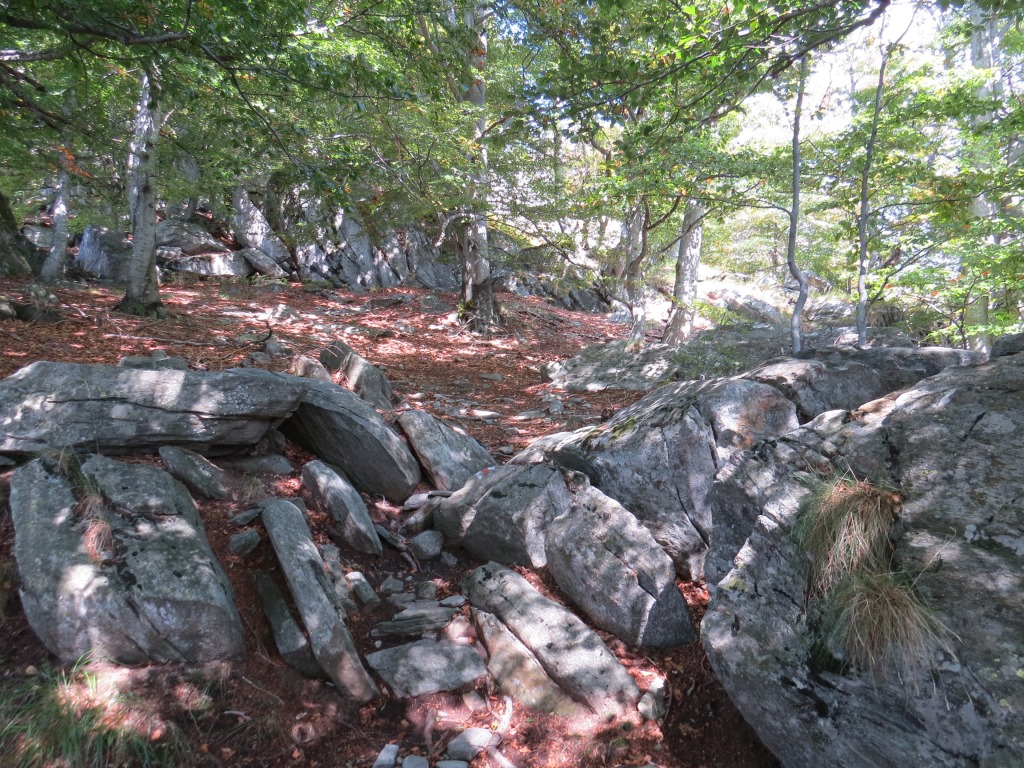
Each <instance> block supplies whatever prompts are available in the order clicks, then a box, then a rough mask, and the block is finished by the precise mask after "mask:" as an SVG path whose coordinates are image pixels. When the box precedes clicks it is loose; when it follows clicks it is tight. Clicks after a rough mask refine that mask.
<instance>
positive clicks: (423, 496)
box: [402, 493, 430, 512]
mask: <svg viewBox="0 0 1024 768" xmlns="http://www.w3.org/2000/svg"><path fill="white" fill-rule="evenodd" d="M428 499H430V494H429V493H414V494H413V495H412V496H410V497H409V498H408V499H406V500H405V504H403V505H402V511H403V512H415V511H416V510H417V509H419V508H420V507H422V506H423V505H424V504H426V503H427V500H428Z"/></svg>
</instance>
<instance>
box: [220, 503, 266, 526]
mask: <svg viewBox="0 0 1024 768" xmlns="http://www.w3.org/2000/svg"><path fill="white" fill-rule="evenodd" d="M261 514H263V510H262V509H260V508H259V507H257V508H256V509H248V510H246V511H245V512H239V513H238V514H237V515H235V516H234V517H232V518H229V519H228V522H229V523H231V525H237V526H238V527H239V528H241V527H242V526H243V525H248V524H249V523H251V522H252V521H253V520H255V519H256V518H257V517H259V516H260V515H261Z"/></svg>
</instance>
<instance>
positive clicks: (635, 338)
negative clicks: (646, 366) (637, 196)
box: [619, 200, 648, 350]
mask: <svg viewBox="0 0 1024 768" xmlns="http://www.w3.org/2000/svg"><path fill="white" fill-rule="evenodd" d="M647 219H648V210H647V204H646V201H644V200H637V201H636V202H635V203H634V205H633V207H632V208H631V209H630V210H629V212H628V213H627V214H626V219H625V221H623V223H622V239H621V241H620V246H619V247H620V249H621V250H622V265H621V274H622V276H623V277H624V279H625V284H626V303H627V304H628V306H629V311H630V314H631V315H632V324H631V325H630V328H629V337H628V339H627V341H626V348H627V349H631V350H637V349H639V348H640V347H642V346H643V343H644V335H645V333H646V331H647V307H646V303H645V302H644V274H643V267H644V260H645V259H646V258H647Z"/></svg>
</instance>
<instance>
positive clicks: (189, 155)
mask: <svg viewBox="0 0 1024 768" xmlns="http://www.w3.org/2000/svg"><path fill="white" fill-rule="evenodd" d="M1022 64H1024V35H1022V30H1021V28H1020V8H1019V6H1018V4H1016V3H1013V2H1009V3H1006V2H993V1H992V0H976V1H975V2H968V3H960V2H953V3H950V2H945V1H944V0H939V1H938V2H934V1H933V2H920V3H913V4H910V3H904V2H901V1H896V2H890V0H880V1H879V2H867V3H865V2H854V1H851V0H818V1H817V2H808V1H807V0H786V1H784V2H780V3H772V2H769V1H768V0H698V1H696V2H689V0H678V1H674V0H642V1H641V0H596V1H594V2H580V1H578V0H565V1H564V2H558V1H557V0H542V1H540V2H536V1H535V0H524V1H523V2H508V3H504V2H490V3H486V2H464V1H462V0H445V2H440V3H425V2H422V1H421V0H380V1H377V0H355V2H348V3H341V2H320V1H319V0H313V1H312V2H298V1H297V0H275V1H274V2H269V1H267V0H256V2H248V1H246V2H243V1H242V0H220V1H213V2H211V1H208V0H198V1H197V0H169V1H167V2H160V3H145V2H143V3H139V2H135V0H131V1H129V0H81V1H79V2H45V1H44V2H24V1H23V0H4V2H3V4H2V6H0V120H2V122H3V125H4V130H3V132H2V134H0V169H2V181H0V276H2V275H13V274H16V273H18V272H23V271H24V270H25V269H26V268H27V267H26V263H25V261H24V260H23V256H24V255H25V253H26V244H25V243H24V241H23V239H22V238H21V235H20V233H19V231H18V229H19V225H20V222H21V221H22V220H24V219H25V217H36V218H45V220H46V223H47V224H48V225H49V226H51V228H52V229H53V231H54V233H55V236H54V243H55V245H54V247H53V249H52V251H51V253H50V255H49V258H47V259H46V260H45V263H43V264H42V267H41V275H40V276H41V277H42V278H43V279H44V280H54V279H57V278H59V277H60V276H61V275H62V274H63V273H64V270H65V269H66V267H67V263H68V250H67V245H68V243H69V242H73V238H74V235H75V233H76V232H80V231H81V230H82V228H83V227H84V226H85V225H86V224H89V223H102V224H105V225H109V226H111V227H113V228H115V229H124V230H128V231H130V232H131V233H132V243H133V254H132V258H131V269H130V270H129V275H128V283H127V291H126V295H125V297H124V299H123V301H122V302H121V304H120V308H121V309H123V310H125V311H128V312H130V313H133V314H144V315H159V314H161V313H162V312H163V307H162V304H161V302H160V295H159V281H158V274H157V270H156V266H155V241H154V230H155V225H156V222H157V218H158V216H162V215H166V214H167V212H168V210H169V209H170V208H172V207H173V208H174V210H176V211H179V212H180V211H182V210H185V211H189V212H195V211H202V212H204V213H205V214H206V215H207V216H209V217H210V219H211V220H212V221H214V222H216V221H219V220H226V219H228V218H229V217H230V216H231V212H232V197H233V191H234V190H236V189H238V188H239V186H240V185H241V186H244V187H245V188H246V189H249V190H257V191H258V194H257V198H258V199H261V200H264V201H272V200H281V199H285V198H289V197H291V198H292V199H301V200H303V201H306V204H307V205H308V204H310V203H309V201H314V202H315V205H317V206H320V207H324V208H327V209H345V210H348V211H352V212H354V213H356V214H358V216H359V217H360V219H361V221H363V222H364V224H368V225H369V226H370V227H372V228H375V229H377V230H384V229H386V228H387V227H389V226H395V225H407V224H409V223H411V222H416V223H418V224H421V225H424V226H426V228H427V230H428V231H429V233H430V236H431V238H433V239H434V242H436V243H437V244H439V245H441V246H443V248H444V249H445V250H446V252H447V253H448V254H449V255H450V257H451V258H452V259H454V260H456V261H457V263H458V266H459V268H460V273H461V275H462V290H461V304H460V307H461V309H462V311H463V312H464V313H465V314H466V315H467V316H468V317H470V318H471V319H472V321H473V323H474V324H475V326H476V327H477V328H478V329H479V330H486V329H488V328H490V327H494V326H496V325H498V324H500V322H501V317H500V313H499V310H498V307H497V306H496V304H495V302H494V298H493V294H492V285H493V279H492V278H493V276H494V274H495V273H496V271H497V270H499V269H500V270H501V271H503V272H508V271H511V272H515V271H516V270H531V271H536V270H538V269H543V270H544V271H545V272H547V273H550V274H552V275H555V276H557V277H560V278H561V279H562V280H564V281H566V283H567V284H573V283H576V284H579V283H583V284H586V285H588V286H594V285H596V286H597V287H598V288H599V289H600V290H601V291H603V292H604V293H605V294H606V295H608V296H610V297H614V298H616V299H617V300H618V301H620V302H621V303H622V304H623V305H625V306H626V307H628V309H629V311H630V313H631V316H632V321H633V324H632V328H633V332H632V334H631V337H632V340H633V341H634V342H635V343H640V342H642V340H643V332H644V330H645V329H646V327H647V317H646V316H645V306H646V302H645V296H647V295H649V294H650V292H651V291H652V290H660V291H661V292H662V293H663V294H665V295H668V296H670V297H671V302H672V312H671V314H670V316H669V318H668V320H667V322H666V324H665V327H664V328H663V334H662V335H663V338H664V339H665V340H666V341H669V342H675V343H678V342H681V341H683V340H685V339H686V338H687V337H689V336H690V335H691V334H692V332H693V329H694V322H695V319H696V317H697V316H698V315H699V313H700V311H701V310H702V308H703V307H702V306H701V303H700V302H699V301H698V300H697V290H696V284H697V279H698V266H699V265H700V264H701V263H702V262H703V263H707V264H714V265H715V266H716V267H718V268H721V269H725V270H728V271H733V272H743V273H746V274H756V275H760V276H762V277H767V278H769V279H773V280H775V281H776V282H778V283H784V282H785V281H786V280H789V281H790V283H791V287H792V300H791V303H792V305H793V306H792V323H791V332H792V344H793V347H794V350H797V351H798V350H799V348H800V312H801V309H802V307H803V305H804V302H805V300H806V297H807V295H808V291H809V289H810V284H811V283H813V284H814V285H815V286H817V287H818V289H819V290H824V289H831V290H832V291H835V292H836V293H837V294H845V295H848V296H850V297H851V298H852V299H853V300H855V301H856V302H857V304H858V318H857V319H858V330H859V333H860V341H861V342H862V343H863V342H864V341H865V340H866V326H867V324H868V321H869V316H870V312H869V309H870V307H871V306H872V305H873V304H877V303H878V302H884V303H886V304H887V305H890V306H898V307H899V311H900V314H901V317H904V318H905V319H906V322H907V323H908V325H909V326H910V327H911V328H912V330H913V331H914V333H915V335H916V337H917V338H919V339H922V340H932V341H943V342H946V343H952V344H956V345H968V344H970V345H972V346H975V347H977V348H985V347H986V346H987V345H988V344H989V342H990V340H991V338H992V337H993V336H994V335H995V334H998V333H1002V332H1005V331H1008V330H1014V329H1018V330H1019V326H1020V321H1021V293H1020V288H1019V286H1020V283H1021V280H1020V278H1021V277H1022V274H1024V252H1022V249H1021V221H1022V219H1021V207H1020V203H1021V190H1022V188H1024V185H1022V180H1024V179H1022V170H1021V163H1020V158H1021V154H1022V151H1024V150H1022V146H1024V145H1022V142H1021V131H1022V116H1024V113H1022V109H1021V86H1022V83H1024V80H1022V75H1024V72H1022ZM265 207H270V206H267V205H265ZM265 213H267V216H268V218H270V219H271V220H272V221H273V218H274V217H273V213H272V211H269V210H268V211H265ZM278 234H279V235H281V236H282V237H283V238H284V240H285V242H286V243H287V244H289V245H291V246H293V247H294V244H295V243H296V242H298V241H299V239H300V238H301V232H298V231H294V230H293V231H281V232H279V233H278ZM69 236H70V238H71V240H69ZM509 243H511V244H513V245H514V246H515V247H511V248H510V247H507V246H508V244H509ZM524 254H527V255H528V256H529V258H528V260H527V259H525V258H524Z"/></svg>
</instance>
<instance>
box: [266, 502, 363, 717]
mask: <svg viewBox="0 0 1024 768" xmlns="http://www.w3.org/2000/svg"><path fill="white" fill-rule="evenodd" d="M263 524H264V525H265V526H266V528H267V533H268V534H269V535H270V541H271V543H272V544H273V546H274V551H275V552H276V553H277V559H278V562H280V564H281V569H282V570H283V571H284V575H285V579H286V580H287V581H288V589H289V590H290V591H291V593H292V597H293V598H294V600H295V606H296V608H297V609H298V611H299V615H300V616H301V617H302V623H303V624H304V625H305V627H306V631H307V632H308V633H309V644H310V645H311V646H312V648H313V655H314V656H315V657H316V660H317V662H318V663H319V664H320V666H321V667H322V668H323V670H324V672H326V673H327V675H328V677H330V678H331V680H332V681H333V682H334V684H335V685H337V686H338V690H339V691H340V692H341V693H342V694H343V695H345V696H348V697H350V698H352V699H354V700H356V701H358V702H360V703H363V702H367V701H370V700H371V699H373V698H375V697H376V696H377V695H378V693H379V692H378V690H377V686H376V685H374V683H373V681H372V680H371V679H370V676H369V674H368V673H367V672H366V669H365V668H364V667H363V664H362V662H361V661H360V659H359V654H358V653H357V652H356V648H355V644H354V643H353V641H352V635H351V634H350V633H349V631H348V627H346V626H345V621H344V611H343V609H342V608H341V606H340V605H339V604H338V601H337V599H336V598H334V597H333V592H334V587H333V585H331V584H330V581H329V576H328V575H327V572H326V569H325V567H324V562H323V560H322V559H321V557H320V553H319V551H318V550H317V548H316V544H314V543H313V537H312V535H311V534H310V532H309V525H308V524H307V523H306V518H305V516H304V515H303V514H302V512H300V511H299V509H298V507H296V506H295V505H294V504H290V503H289V502H287V501H279V500H278V501H272V502H270V503H269V504H267V505H266V506H265V507H264V508H263Z"/></svg>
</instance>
